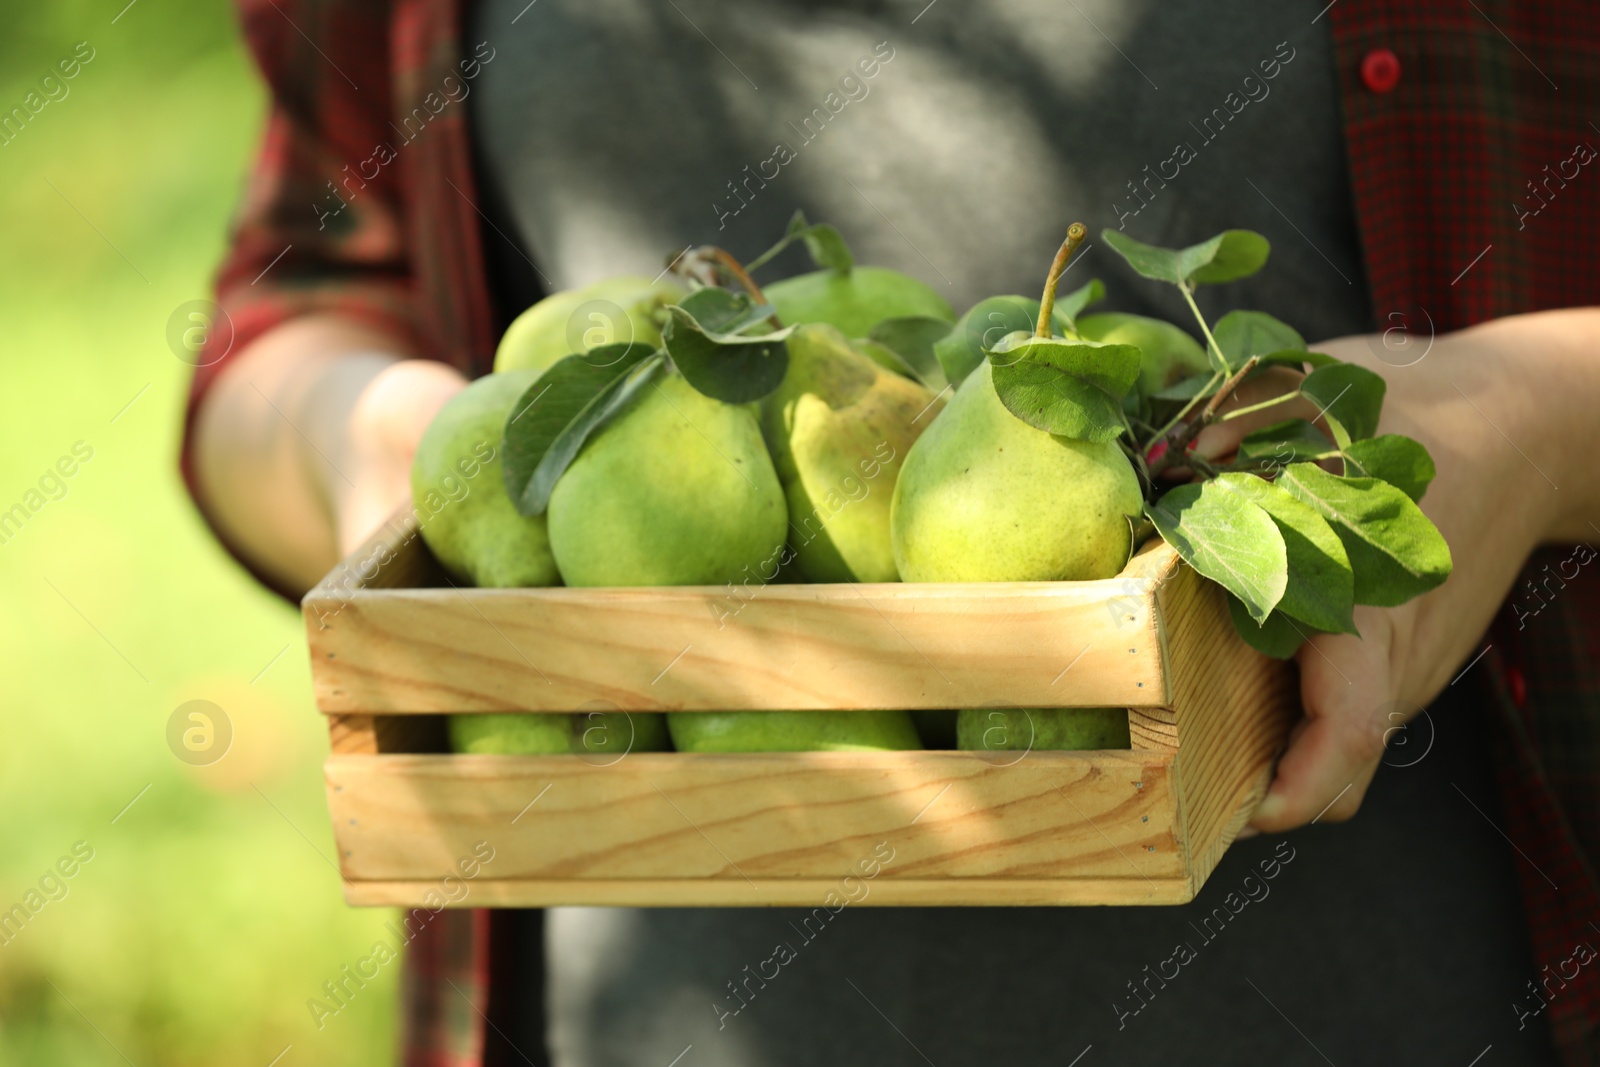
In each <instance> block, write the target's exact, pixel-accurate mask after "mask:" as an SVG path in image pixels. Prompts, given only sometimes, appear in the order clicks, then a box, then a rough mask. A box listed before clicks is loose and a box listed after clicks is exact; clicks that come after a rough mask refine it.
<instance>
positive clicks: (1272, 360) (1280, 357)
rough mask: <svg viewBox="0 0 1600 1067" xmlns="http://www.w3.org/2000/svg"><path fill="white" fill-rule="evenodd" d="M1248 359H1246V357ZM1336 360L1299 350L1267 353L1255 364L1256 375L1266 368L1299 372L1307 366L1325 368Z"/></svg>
mask: <svg viewBox="0 0 1600 1067" xmlns="http://www.w3.org/2000/svg"><path fill="white" fill-rule="evenodd" d="M1246 358H1248V357H1246ZM1337 362H1339V361H1338V360H1336V359H1334V358H1333V357H1332V356H1330V355H1328V354H1327V353H1326V352H1307V351H1305V350H1303V349H1299V348H1289V349H1284V350H1283V351H1281V352H1268V353H1267V354H1266V355H1264V356H1262V357H1261V358H1260V359H1259V360H1258V361H1257V362H1256V370H1255V373H1256V374H1260V373H1261V371H1262V370H1263V369H1265V368H1267V367H1293V368H1294V369H1295V370H1299V369H1300V368H1301V367H1302V366H1305V365H1309V366H1311V367H1313V368H1316V367H1326V366H1327V365H1328V364H1330V363H1337Z"/></svg>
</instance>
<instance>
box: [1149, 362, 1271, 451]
mask: <svg viewBox="0 0 1600 1067" xmlns="http://www.w3.org/2000/svg"><path fill="white" fill-rule="evenodd" d="M1260 362H1261V357H1260V356H1251V357H1250V358H1249V359H1247V360H1245V361H1244V366H1242V367H1240V368H1239V369H1238V370H1236V371H1234V372H1233V374H1232V375H1230V376H1229V377H1228V380H1227V381H1225V382H1223V383H1222V388H1220V389H1218V390H1217V391H1216V394H1215V395H1214V396H1212V398H1211V400H1210V402H1209V403H1207V404H1206V406H1205V407H1204V408H1203V409H1202V410H1201V412H1200V414H1199V415H1198V416H1196V417H1195V418H1194V419H1192V420H1190V421H1189V422H1187V423H1185V424H1184V426H1183V428H1182V429H1181V430H1179V431H1177V432H1176V433H1169V434H1168V435H1167V437H1166V441H1167V451H1166V453H1165V454H1164V455H1163V456H1161V458H1159V459H1157V460H1156V461H1155V462H1154V463H1152V464H1151V465H1150V477H1151V478H1152V479H1154V478H1156V477H1158V476H1159V475H1161V474H1162V473H1163V472H1165V471H1167V470H1170V469H1171V468H1173V467H1181V466H1187V465H1189V464H1191V463H1194V464H1196V465H1197V466H1200V467H1205V468H1209V469H1211V470H1213V471H1214V470H1215V468H1213V467H1211V464H1209V463H1206V462H1205V461H1203V460H1198V459H1197V458H1196V457H1194V456H1190V455H1189V454H1188V452H1189V445H1190V443H1192V442H1193V441H1194V439H1195V438H1196V437H1199V436H1200V431H1201V430H1203V429H1205V428H1206V427H1207V426H1210V425H1211V424H1212V423H1213V422H1216V421H1217V410H1218V409H1219V408H1221V407H1222V405H1223V402H1224V401H1226V400H1227V399H1228V397H1230V396H1232V395H1233V391H1234V390H1235V389H1237V388H1239V383H1240V382H1242V381H1244V380H1245V377H1246V376H1247V375H1248V374H1249V373H1250V372H1251V371H1253V370H1255V369H1256V364H1258V363H1260Z"/></svg>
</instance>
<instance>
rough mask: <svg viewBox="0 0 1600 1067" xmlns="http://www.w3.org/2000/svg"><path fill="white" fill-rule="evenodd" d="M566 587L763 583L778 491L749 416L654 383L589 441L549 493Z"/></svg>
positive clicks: (777, 529) (682, 385)
mask: <svg viewBox="0 0 1600 1067" xmlns="http://www.w3.org/2000/svg"><path fill="white" fill-rule="evenodd" d="M548 515H549V520H550V548H551V551H552V552H553V553H554V555H555V560H556V566H557V568H559V570H560V571H561V576H562V578H563V579H565V581H566V583H567V584H568V585H573V586H617V585H723V584H726V583H728V582H743V581H746V580H749V579H750V578H751V577H753V576H754V577H755V579H756V581H758V582H759V581H761V580H770V577H771V574H772V572H773V571H774V570H775V569H776V567H777V565H778V563H779V557H780V556H781V555H782V549H783V543H784V540H785V535H786V533H787V531H788V511H787V509H786V508H785V507H784V502H783V486H781V485H780V484H779V483H778V475H777V472H776V471H774V470H773V469H772V460H771V458H770V457H769V456H768V455H767V450H766V446H765V445H763V444H762V442H761V429H760V427H759V426H758V425H757V423H756V418H755V415H754V414H753V413H752V411H751V409H750V408H749V407H748V406H743V405H734V404H724V403H722V402H721V401H719V400H713V399H711V398H710V397H708V396H706V395H704V394H703V393H700V392H698V391H696V390H695V388H694V387H693V386H691V385H690V384H689V383H688V382H687V381H685V380H684V378H683V376H682V375H680V374H677V373H669V374H665V375H658V376H657V377H655V378H654V379H653V380H652V381H650V382H649V383H648V384H647V385H645V387H644V388H643V389H641V390H640V391H639V394H638V395H637V396H635V397H634V398H633V399H632V400H630V401H629V402H628V404H627V405H626V406H625V407H624V408H623V409H622V411H621V412H619V413H618V414H617V415H616V416H615V417H614V418H613V419H612V421H611V422H610V423H609V424H608V425H606V426H604V427H602V428H601V429H600V431H599V432H598V433H597V434H595V435H594V436H593V437H592V438H590V440H589V441H588V443H587V444H586V445H585V446H584V448H583V450H582V451H581V452H579V453H578V457H577V458H576V459H575V460H573V462H572V465H571V466H570V467H568V468H567V471H566V473H565V474H563V475H562V476H561V479H560V480H559V481H557V482H556V485H555V490H554V491H553V492H552V493H551V494H550V506H549V509H548Z"/></svg>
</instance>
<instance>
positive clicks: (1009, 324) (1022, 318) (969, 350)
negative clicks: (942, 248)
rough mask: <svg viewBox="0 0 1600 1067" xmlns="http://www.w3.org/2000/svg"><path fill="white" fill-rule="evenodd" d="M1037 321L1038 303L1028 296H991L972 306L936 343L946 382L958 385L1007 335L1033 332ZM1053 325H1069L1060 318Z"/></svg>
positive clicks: (934, 350)
mask: <svg viewBox="0 0 1600 1067" xmlns="http://www.w3.org/2000/svg"><path fill="white" fill-rule="evenodd" d="M1038 322H1039V301H1037V300H1030V299H1029V298H1027V297H1025V296H991V297H989V298H988V299H985V300H980V301H978V302H977V303H976V304H974V305H972V307H971V308H969V309H968V310H967V313H966V314H965V315H963V316H961V318H960V319H959V320H958V321H957V322H956V325H955V329H953V330H951V331H950V333H949V335H948V336H946V337H945V338H944V339H943V340H940V341H937V342H935V343H934V346H933V352H934V355H935V356H937V357H938V359H939V366H940V367H942V368H944V376H945V379H946V380H947V381H949V383H950V384H951V385H952V386H959V385H960V384H961V383H962V382H963V381H965V380H966V377H967V375H969V374H971V373H972V372H973V370H975V369H976V368H977V366H978V364H980V363H982V362H983V361H984V359H985V357H986V352H987V350H988V349H990V348H993V347H994V346H995V345H997V344H999V343H1000V340H1001V339H1002V338H1003V337H1005V336H1006V335H1007V334H1012V333H1017V332H1018V331H1025V332H1027V333H1032V332H1033V328H1034V327H1035V326H1037V325H1038ZM1052 322H1053V323H1054V325H1055V326H1056V328H1057V329H1063V328H1064V327H1065V326H1066V320H1064V319H1062V318H1061V316H1059V315H1056V316H1054V317H1053V318H1052ZM1063 332H1064V331H1063Z"/></svg>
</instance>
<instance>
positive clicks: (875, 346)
mask: <svg viewBox="0 0 1600 1067" xmlns="http://www.w3.org/2000/svg"><path fill="white" fill-rule="evenodd" d="M850 346H851V347H852V348H854V349H856V350H857V351H859V352H860V353H861V354H862V355H864V356H866V357H867V358H869V359H871V360H872V362H874V363H876V364H877V365H878V366H880V367H882V368H883V369H884V370H886V371H889V372H890V373H891V374H898V375H900V377H902V378H909V379H910V380H912V381H914V382H921V383H922V384H923V385H926V384H927V383H926V382H923V381H922V375H920V374H918V373H917V368H915V367H913V366H912V365H911V364H909V363H907V362H906V361H905V357H904V356H902V355H900V353H898V352H896V351H895V350H894V349H892V348H890V347H889V346H888V345H886V344H882V343H880V342H878V341H874V340H873V339H872V338H870V337H857V338H855V339H854V340H852V341H851V342H850ZM939 380H940V381H941V382H942V381H944V372H943V371H940V372H939ZM940 388H941V389H942V388H945V387H944V386H940Z"/></svg>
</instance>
